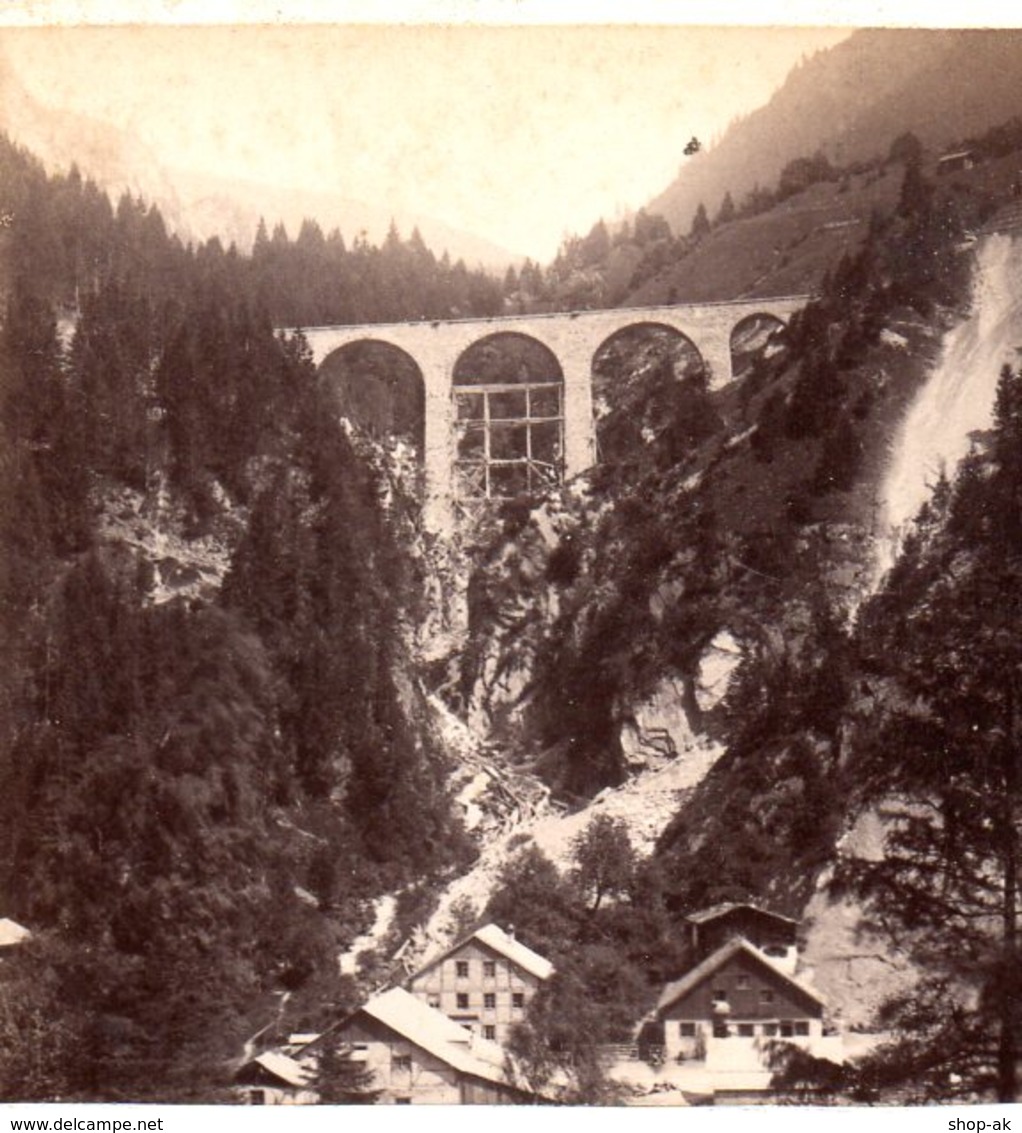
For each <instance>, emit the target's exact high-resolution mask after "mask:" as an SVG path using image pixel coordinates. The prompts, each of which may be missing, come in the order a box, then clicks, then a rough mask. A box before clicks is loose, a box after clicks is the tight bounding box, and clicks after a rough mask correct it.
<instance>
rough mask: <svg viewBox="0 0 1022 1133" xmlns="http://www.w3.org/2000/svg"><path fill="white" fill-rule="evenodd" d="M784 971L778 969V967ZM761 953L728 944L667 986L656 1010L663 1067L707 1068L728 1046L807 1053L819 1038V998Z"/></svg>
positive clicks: (737, 942) (741, 942) (738, 941)
mask: <svg viewBox="0 0 1022 1133" xmlns="http://www.w3.org/2000/svg"><path fill="white" fill-rule="evenodd" d="M782 963H783V962H782ZM786 968H787V965H786V964H784V966H782V964H781V963H778V962H776V961H775V960H774V959H772V958H771V957H770V956H768V955H767V954H766V952H764V951H761V950H760V949H759V948H757V947H756V945H754V944H751V943H750V942H749V941H748V940H745V939H743V938H742V937H735V938H733V939H731V940H729V941H727V943H725V944H723V945H721V947H719V948H718V949H717V950H716V951H715V952H712V953H711V954H710V955H709V956H707V957H705V958H704V959H703V960H702V961H700V962H699V963H698V964H697V965H696V966H695V967H694V968H692V969H691V970H690V971H688V972H687V973H686V974H685V975H684V976H682V977H681V979H679V980H675V981H674V982H673V983H670V984H668V985H667V987H665V988H664V990H663V992H662V993H661V995H660V999H659V1002H658V1003H657V1008H656V1015H657V1019H658V1021H659V1022H660V1023H661V1025H662V1026H663V1043H664V1057H665V1059H666V1060H672V1059H673V1060H676V1061H678V1060H685V1059H700V1060H710V1061H712V1055H713V1050H714V1048H715V1047H717V1046H719V1045H720V1044H721V1043H722V1042H724V1041H727V1042H729V1043H731V1045H732V1046H734V1045H735V1044H734V1042H733V1041H732V1040H738V1041H739V1043H740V1041H741V1040H758V1041H757V1042H755V1043H752V1042H750V1043H748V1044H746V1045H749V1046H750V1047H751V1048H754V1049H755V1050H760V1049H763V1048H764V1047H765V1043H766V1041H768V1040H771V1039H786V1040H789V1041H793V1042H795V1043H797V1044H799V1045H803V1046H806V1047H807V1048H808V1047H809V1046H810V1045H812V1040H818V1039H820V1038H822V1036H823V1012H824V1007H825V1002H824V1000H823V997H822V996H821V995H820V994H819V993H818V992H817V991H815V990H814V989H813V988H811V987H809V986H808V985H807V984H805V983H804V982H802V981H801V980H799V979H797V978H796V977H795V976H794V975H793V974H792V973H791V972H790V971H788V970H786Z"/></svg>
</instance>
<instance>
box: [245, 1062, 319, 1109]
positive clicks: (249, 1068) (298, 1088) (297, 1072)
mask: <svg viewBox="0 0 1022 1133" xmlns="http://www.w3.org/2000/svg"><path fill="white" fill-rule="evenodd" d="M315 1079H316V1067H315V1065H314V1064H311V1063H302V1062H298V1061H297V1060H296V1059H294V1058H290V1057H289V1056H288V1055H286V1054H282V1053H280V1052H279V1051H273V1050H267V1051H264V1052H263V1053H262V1054H260V1055H257V1056H256V1057H255V1058H253V1059H252V1060H251V1061H250V1062H246V1063H245V1065H244V1066H242V1067H241V1069H240V1070H239V1071H238V1072H237V1073H236V1074H235V1076H234V1084H235V1089H236V1092H237V1093H238V1095H239V1096H240V1098H241V1101H242V1102H244V1103H245V1104H246V1105H314V1104H315V1103H316V1102H317V1101H318V1100H319V1099H318V1095H317V1093H316V1089H315Z"/></svg>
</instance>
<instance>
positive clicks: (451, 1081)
mask: <svg viewBox="0 0 1022 1133" xmlns="http://www.w3.org/2000/svg"><path fill="white" fill-rule="evenodd" d="M329 1034H330V1035H331V1037H332V1038H333V1039H336V1040H340V1041H341V1042H342V1043H343V1044H344V1047H345V1048H346V1049H347V1050H348V1051H349V1052H350V1057H351V1058H352V1060H353V1061H356V1062H361V1063H363V1064H364V1065H365V1067H366V1068H367V1069H369V1070H371V1071H372V1073H373V1089H374V1090H378V1091H379V1094H378V1097H377V1099H376V1100H377V1103H378V1104H391V1105H429V1104H434V1105H509V1104H523V1103H529V1102H538V1101H539V1100H540V1098H539V1096H538V1095H537V1094H536V1093H535V1092H534V1091H533V1090H532V1089H531V1088H530V1086H529V1084H528V1083H527V1081H526V1080H525V1078H524V1077H523V1076H522V1075H521V1074H520V1073H519V1072H517V1071H516V1069H515V1066H514V1063H513V1060H512V1059H511V1058H510V1056H509V1055H508V1053H507V1052H506V1051H504V1050H503V1049H502V1048H501V1047H499V1046H497V1044H496V1043H492V1042H489V1041H488V1040H486V1039H481V1038H479V1037H478V1036H477V1035H473V1034H472V1033H471V1032H470V1031H469V1030H467V1029H466V1028H465V1027H464V1026H462V1025H461V1024H459V1023H455V1022H453V1021H452V1020H451V1019H448V1018H447V1016H446V1015H444V1014H442V1013H441V1012H440V1011H437V1010H435V1009H434V1008H432V1007H429V1006H428V1005H427V1004H425V1003H423V1002H422V1001H421V1000H420V999H418V998H417V997H416V996H414V995H412V994H411V993H410V992H408V991H406V990H405V989H404V988H391V989H390V990H389V991H385V992H383V993H382V994H380V995H376V996H374V997H373V998H372V999H370V1000H369V1001H368V1002H367V1003H365V1004H363V1005H362V1007H360V1008H359V1009H358V1010H357V1011H355V1012H353V1013H352V1014H351V1015H349V1016H348V1017H347V1018H346V1019H345V1020H344V1021H343V1022H342V1023H340V1024H339V1025H338V1026H337V1027H334V1028H332V1029H331V1031H330V1032H329ZM310 1045H314V1044H310Z"/></svg>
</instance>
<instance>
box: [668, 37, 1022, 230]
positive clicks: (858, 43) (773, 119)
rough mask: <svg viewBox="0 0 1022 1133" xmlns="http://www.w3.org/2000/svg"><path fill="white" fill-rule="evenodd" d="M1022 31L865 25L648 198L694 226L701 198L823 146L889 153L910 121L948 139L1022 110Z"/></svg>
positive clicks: (845, 160)
mask: <svg viewBox="0 0 1022 1133" xmlns="http://www.w3.org/2000/svg"><path fill="white" fill-rule="evenodd" d="M1020 91H1022V32H1019V31H1015V30H997V31H934V30H919V29H901V30H892V29H885V30H883V29H878V30H868V31H860V32H857V33H855V34H854V35H852V36H851V37H849V39H847V40H845V41H844V42H843V43H841V44H839V45H838V46H837V47H833V48H831V49H830V50H829V51H825V52H820V53H819V54H817V55H815V56H813V58H812V59H809V60H808V61H806V62H805V63H803V64H802V65H801V66H799V67H798V68H796V70H795V71H793V72H792V74H791V76H790V77H789V78H788V80H787V81H786V82H785V84H784V86H783V87H782V88H781V89H780V90H779V91H778V92H777V94H775V95H774V97H773V98H772V99H771V100H770V102H769V103H768V104H767V105H766V106H764V107H762V108H761V109H760V110H757V111H755V112H754V113H753V114H750V115H749V116H748V117H747V118H744V119H742V120H740V121H738V122H736V123H735V124H734V125H733V126H731V127H730V128H729V129H728V131H727V132H726V133H725V135H724V137H723V139H722V140H721V142H720V143H719V144H718V145H717V146H715V147H714V148H713V149H712V150H709V151H704V152H703V153H701V154H699V155H697V156H696V157H695V158H693V159H692V160H691V161H689V162H687V163H686V164H685V166H684V167H683V169H682V171H681V173H680V174H679V176H678V178H677V179H676V180H675V181H674V182H673V184H671V185H669V186H668V187H667V188H666V189H665V190H664V191H663V192H662V193H661V194H660V195H659V196H657V197H656V198H654V200H652V201H651V202H650V203H649V204H648V205H647V210H648V211H649V212H651V213H661V214H662V215H663V216H665V217H666V218H667V220H668V221H669V222H670V224H671V226H672V228H673V229H674V230H675V231H676V232H687V231H688V229H689V226H690V224H691V222H692V218H693V215H694V214H695V211H696V209H697V207H698V205H699V203H700V202H703V203H704V204H705V205H706V208H707V210H708V211H709V212H710V214H711V215H712V214H713V213H714V212H715V211H716V209H717V207H718V206H719V205H720V203H721V201H722V199H723V197H724V194H725V193H726V192H728V191H730V193H731V195H732V197H733V198H734V200H735V202H736V203H738V202H740V201H741V200H742V198H744V196H745V195H746V194H747V193H748V192H749V191H751V190H752V189H753V188H754V187H755V186H757V185H759V186H772V185H773V184H774V183H775V182H776V180H777V178H778V175H779V174H780V172H781V170H782V169H783V168H784V166H785V165H786V164H787V163H788V162H789V161H791V160H793V159H794V158H797V157H802V156H808V155H810V154H813V153H815V152H816V151H817V150H822V151H823V152H824V153H825V154H826V155H827V156H828V157H829V158H830V160H831V161H832V162H833V163H834V164H835V165H849V164H852V163H854V162H857V161H866V160H869V159H870V158H873V157H875V156H878V155H880V156H882V155H883V154H885V153H886V151H887V147H888V146H889V144H890V142H891V140H892V139H893V138H895V137H897V136H898V135H899V134H900V133H902V132H904V131H906V130H910V131H912V132H914V133H915V134H916V135H917V136H918V137H919V138H920V140H921V141H922V142H923V143H924V144H925V145H927V146H929V147H931V148H941V147H943V146H945V145H947V144H948V143H950V142H953V141H955V140H960V139H962V138H964V137H967V136H969V135H970V134H972V133H975V132H978V131H981V130H983V129H985V128H987V127H989V126H991V125H993V124H995V123H997V122H1000V121H1004V120H1005V119H1008V118H1010V117H1011V116H1012V115H1014V114H1018V113H1019V112H1020V110H1022V96H1020V94H1019V92H1020Z"/></svg>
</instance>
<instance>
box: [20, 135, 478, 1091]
mask: <svg viewBox="0 0 1022 1133" xmlns="http://www.w3.org/2000/svg"><path fill="white" fill-rule="evenodd" d="M0 156H2V172H0V183H2V185H3V200H4V213H5V217H6V221H5V227H4V229H3V231H2V233H0V241H2V244H3V248H2V260H3V264H4V269H5V277H4V280H3V290H4V294H5V310H4V316H3V330H2V340H0V349H2V355H0V361H2V422H3V430H4V438H3V445H2V455H0V459H2V461H3V477H2V481H3V486H2V503H0V543H2V546H3V548H4V554H3V557H2V569H3V576H2V588H3V590H2V601H0V609H2V611H3V631H2V634H0V640H2V643H3V645H2V648H3V652H4V656H3V662H2V665H0V669H2V673H3V677H2V682H3V688H2V703H3V713H2V718H0V726H2V729H3V735H2V745H3V755H2V760H0V782H2V789H0V799H2V801H0V811H2V814H0V830H2V834H0V843H2V849H0V862H2V866H0V869H2V871H3V874H2V879H0V888H2V891H3V893H4V895H5V898H4V899H5V907H4V912H5V914H9V915H11V916H14V917H17V918H19V919H20V920H22V921H24V922H26V923H28V924H31V925H32V926H33V931H34V932H35V933H36V938H35V940H34V942H33V944H32V945H31V947H30V948H27V949H26V950H25V951H24V953H23V955H22V956H19V958H18V959H17V960H16V961H15V960H12V961H11V962H10V964H9V965H8V964H5V970H4V977H5V988H4V993H5V994H4V998H3V1005H2V1008H0V1035H2V1037H3V1050H4V1054H3V1057H2V1062H0V1083H2V1090H3V1093H4V1096H6V1097H21V1098H33V1097H53V1096H58V1095H59V1096H77V1097H99V1096H102V1097H106V1098H118V1097H135V1098H141V1097H146V1098H149V1097H153V1098H155V1097H179V1096H180V1097H185V1096H197V1097H199V1096H201V1097H208V1096H210V1095H209V1091H210V1090H211V1089H212V1090H214V1091H215V1090H216V1089H217V1088H218V1086H217V1084H218V1083H220V1084H222V1083H223V1082H225V1081H226V1080H227V1075H226V1072H225V1070H224V1065H225V1064H224V1061H223V1060H224V1059H226V1058H227V1057H228V1056H229V1055H230V1056H238V1055H239V1054H240V1051H241V1044H242V1042H243V1041H244V1039H245V1037H246V1036H247V1035H248V1034H250V1033H252V1032H254V1031H255V1030H256V1029H257V1028H258V1027H261V1026H263V1025H265V1024H266V1022H267V1021H269V1019H270V1018H272V1013H273V1011H274V1010H275V1004H277V1003H278V1002H279V1000H280V997H281V996H283V995H288V996H290V997H298V998H300V997H301V996H302V995H303V992H308V993H309V995H308V999H307V1007H306V1009H305V1017H306V1021H307V1022H308V1023H310V1024H313V1025H314V1024H315V1022H316V1020H317V1019H320V1018H322V1017H323V1015H324V1012H327V1013H328V1012H329V1010H330V1007H331V1005H332V1004H336V1003H337V1002H338V1001H339V997H340V998H343V995H344V994H345V993H344V990H343V988H342V987H341V986H340V985H339V984H338V982H337V978H336V976H335V975H332V973H333V972H336V964H335V960H334V956H335V955H336V952H337V951H338V948H339V947H340V946H342V945H343V944H344V942H345V941H346V940H347V939H350V937H351V936H352V935H354V933H355V931H357V929H358V928H359V927H360V926H361V925H362V924H363V923H364V915H365V899H366V898H367V897H369V896H371V895H373V894H374V893H376V892H378V891H379V890H380V889H382V888H384V887H389V886H393V885H395V884H398V883H401V882H403V881H406V880H411V879H413V878H420V877H422V876H424V875H426V874H429V873H430V872H431V871H435V870H437V869H440V868H442V867H444V866H445V865H448V864H450V863H451V862H453V861H456V860H459V857H461V856H463V855H465V854H466V853H468V852H469V848H468V846H467V844H466V843H465V841H464V838H463V836H462V834H461V833H460V830H459V825H458V821H457V820H456V819H455V818H454V817H453V815H452V811H451V806H450V799H449V787H448V783H447V770H448V768H447V764H446V760H445V757H444V755H443V753H442V751H441V750H440V748H439V747H438V746H437V744H436V741H435V737H434V736H433V735H432V734H431V733H430V730H429V728H428V726H425V725H424V724H423V719H424V715H425V714H424V712H423V711H422V705H421V702H420V701H421V694H420V692H419V690H418V686H417V683H416V681H415V678H414V674H413V673H412V671H411V668H410V659H409V653H408V648H407V643H406V639H407V637H408V633H407V628H406V627H407V625H408V624H409V622H412V623H414V620H415V618H416V616H417V614H416V603H417V600H418V599H417V591H416V586H415V583H414V580H413V577H412V563H411V559H410V554H409V551H408V549H407V548H406V547H404V546H402V544H401V542H400V541H399V539H398V538H397V535H396V534H395V530H396V527H397V526H398V525H399V522H400V521H399V518H398V517H397V516H395V515H390V516H386V515H385V514H384V512H383V508H382V504H381V500H382V496H383V487H382V485H381V483H380V482H379V480H378V478H377V475H376V473H374V472H373V471H372V470H371V469H370V468H369V467H368V466H367V464H366V463H365V461H364V460H363V459H361V458H360V457H358V456H357V455H356V453H355V451H354V449H353V447H352V444H351V442H349V440H348V439H347V438H346V436H345V434H344V433H343V432H342V431H341V430H340V429H339V428H338V427H337V425H336V423H335V419H334V418H333V416H332V414H331V413H330V412H328V411H326V407H325V406H324V404H322V403H321V400H320V398H321V395H320V392H319V390H318V388H317V385H316V382H315V380H314V372H313V369H312V367H311V365H310V363H309V361H308V359H307V357H306V355H305V353H304V350H303V346H302V342H301V339H300V338H297V337H294V338H286V337H283V336H277V335H275V334H274V332H273V330H272V323H271V317H270V312H271V311H272V310H273V306H272V305H273V303H274V302H275V301H278V302H280V301H281V296H282V295H284V294H286V295H287V297H288V300H289V301H290V302H292V303H293V304H294V307H293V308H292V309H291V311H290V312H289V314H288V316H287V321H290V319H291V318H292V317H293V318H294V320H295V321H298V310H297V308H298V307H304V309H306V310H312V309H314V307H315V303H316V302H317V299H316V297H315V288H316V286H317V279H318V280H319V281H320V282H321V281H322V280H323V279H324V278H326V276H327V269H326V267H325V266H324V265H325V264H326V261H327V260H328V258H329V257H330V256H331V255H333V256H334V261H333V264H332V268H331V270H330V273H329V278H330V279H331V281H332V282H333V283H335V284H338V285H339V286H344V272H343V271H340V270H333V269H334V268H337V264H338V263H339V262H340V261H344V260H345V257H348V260H347V261H345V262H348V266H349V268H350V271H351V272H352V273H356V275H357V278H359V279H360V280H361V284H360V287H359V289H358V290H359V300H358V301H359V303H378V304H379V311H380V312H381V313H386V314H391V315H393V314H398V313H402V314H410V313H411V312H412V307H413V305H416V304H418V303H419V302H420V301H421V302H422V303H425V304H430V303H432V304H433V305H434V306H433V309H434V310H441V309H442V310H443V311H444V312H445V313H447V312H448V311H449V309H450V306H451V305H452V304H454V303H457V302H465V303H469V302H471V300H470V299H469V298H468V297H467V292H468V290H469V289H470V288H471V287H472V286H476V285H478V286H481V287H484V285H485V281H484V280H483V279H482V277H479V276H471V275H469V274H468V273H464V272H461V271H460V269H459V270H458V271H456V270H454V269H451V270H448V269H447V268H445V267H444V266H443V265H438V264H437V263H436V261H435V260H433V258H432V257H431V256H430V255H429V253H428V252H427V251H426V250H425V249H424V248H422V247H421V245H417V244H416V243H415V242H414V241H413V242H412V243H411V244H409V245H405V244H402V243H401V242H399V241H397V239H396V238H395V240H394V241H392V242H390V243H389V244H388V246H387V248H386V249H379V250H378V249H373V248H369V247H368V246H359V247H357V248H355V249H353V250H352V252H350V253H347V252H345V251H344V249H343V246H341V245H340V244H339V243H338V242H337V241H335V242H334V243H333V244H332V245H331V244H329V243H328V242H326V241H323V240H319V241H315V240H313V238H312V237H311V236H310V235H309V233H311V232H312V231H313V229H312V228H311V227H310V229H309V230H308V231H307V232H306V233H305V234H304V235H303V237H301V238H300V239H299V241H298V242H297V243H296V244H295V245H291V244H290V243H289V242H287V241H286V240H285V239H284V238H282V237H280V236H278V238H277V240H276V242H274V241H273V240H270V241H268V242H267V246H266V248H265V249H258V250H257V254H256V255H255V256H254V257H253V258H252V259H251V260H247V259H242V258H241V257H238V256H237V255H235V254H234V253H233V252H225V251H224V250H223V249H222V248H220V247H219V245H218V244H217V243H216V242H215V241H214V242H212V243H210V244H207V245H205V246H203V247H202V248H200V249H191V248H184V247H182V246H181V245H180V243H179V242H177V241H176V240H174V239H172V238H169V237H168V236H167V234H166V232H165V230H164V228H163V224H162V221H161V219H160V216H159V214H158V212H157V211H156V210H155V209H152V208H147V207H146V206H145V205H144V204H142V203H141V202H135V201H130V200H128V199H123V200H122V201H121V202H120V203H119V204H118V206H117V208H116V209H114V208H112V207H111V205H110V204H109V202H108V201H107V200H106V199H105V198H104V197H103V196H102V195H101V194H100V193H99V192H98V191H97V190H96V189H95V187H94V186H92V185H91V184H89V183H88V182H83V181H82V180H81V179H80V178H78V177H77V176H76V175H75V174H74V173H72V174H70V175H67V176H58V177H53V178H51V177H47V176H45V175H44V173H43V172H42V170H41V168H40V167H39V166H38V165H37V164H36V163H35V162H34V161H33V160H32V159H31V158H29V157H28V156H27V155H25V154H24V153H21V152H20V151H18V150H17V149H15V148H14V147H13V146H11V145H10V144H8V143H6V142H5V143H4V144H3V149H2V154H0ZM310 243H313V244H315V247H316V249H317V251H315V252H310V251H309V246H310ZM303 256H304V257H305V259H304V260H303ZM317 256H318V257H319V258H318V260H317V262H318V263H320V265H321V268H320V271H319V272H318V273H317V272H316V271H314V270H312V269H311V268H310V267H309V265H310V263H311V262H312V260H313V259H315V258H316V257H317ZM289 261H292V262H294V263H296V264H298V263H302V264H303V265H304V266H303V269H302V271H301V272H300V278H301V280H302V282H303V283H304V284H305V287H304V288H302V287H299V286H298V284H297V282H296V280H295V279H294V278H289V277H288V276H287V273H286V270H285V265H286V263H287V262H289ZM267 262H269V263H270V264H271V265H272V266H271V267H270V268H268V269H266V268H265V265H266V263H267ZM261 263H262V264H263V265H264V267H263V268H260V264H261ZM356 264H357V265H359V266H358V267H356V266H355V265H356ZM369 265H372V267H370V266H369ZM388 265H389V266H388ZM416 265H419V266H421V269H422V275H419V276H417V275H416ZM358 273H361V274H358ZM445 273H446V274H445ZM349 278H351V276H350V275H349ZM427 278H428V279H429V280H431V281H432V284H433V287H434V290H433V291H432V293H431V294H430V295H428V296H427V294H426V287H427V284H426V282H425V281H426V279H427ZM271 280H273V281H275V282H274V286H280V287H283V288H284V291H277V292H273V293H267V292H268V289H269V288H270V281H271ZM398 280H400V284H401V287H402V288H403V291H402V292H401V293H400V294H398V293H397V292H395V291H393V290H392V287H393V286H396V282H395V281H398ZM419 282H421V288H420V290H419V291H418V292H417V293H415V294H413V291H414V289H415V286H416V284H417V283H419ZM388 291H389V292H390V298H385V293H388ZM388 304H392V305H390V306H388ZM332 310H334V311H335V312H336V313H337V315H338V316H340V315H341V314H342V313H343V311H344V308H341V307H335V308H332ZM348 310H349V312H350V313H349V314H348V316H347V317H354V316H355V315H356V313H357V314H360V315H361V316H362V317H366V316H367V315H369V314H372V313H373V308H371V307H369V308H367V307H359V308H357V311H356V309H353V308H349V309H348ZM275 314H276V317H277V318H278V319H280V318H281V315H280V311H279V309H278V310H277V311H276V312H275ZM146 525H156V526H157V527H159V528H161V530H162V534H163V536H164V537H165V538H168V537H170V536H172V535H173V536H174V538H176V539H178V540H179V541H181V542H182V544H187V543H188V542H189V541H190V540H195V539H199V538H201V539H205V540H207V542H210V543H213V544H217V545H218V546H219V548H220V550H221V551H222V552H226V553H227V554H228V555H229V560H230V566H229V569H228V570H227V573H226V578H224V579H223V584H222V587H220V588H219V589H216V590H214V592H213V594H212V596H211V597H210V596H207V597H205V598H203V597H199V596H191V597H189V595H188V593H187V588H186V592H185V593H184V594H182V596H181V597H179V598H176V599H175V598H173V597H172V595H171V596H169V595H168V594H167V593H166V592H165V591H161V589H160V588H159V586H158V585H157V583H158V581H159V579H158V578H157V575H158V573H159V571H160V570H161V566H163V565H164V564H161V562H160V561H158V560H155V559H154V556H152V555H146V554H143V553H138V545H137V543H136V542H135V541H134V538H135V534H134V533H136V532H138V531H140V530H141V529H142V528H144V527H145V526H146ZM111 526H113V527H115V528H117V529H119V530H120V531H121V532H122V537H120V538H118V539H111V538H109V537H108V535H109V530H110V528H111ZM168 597H170V600H166V601H165V600H164V599H166V598H168ZM397 816H400V821H398V820H397ZM313 987H314V988H315V992H314V993H313V992H312V990H311V989H312V988H313ZM297 1017H299V1018H300V1017H302V1011H301V1010H300V1011H299V1014H298V1016H297ZM26 1035H32V1036H33V1039H32V1041H30V1042H27V1041H25V1036H26Z"/></svg>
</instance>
